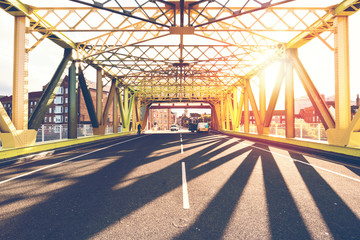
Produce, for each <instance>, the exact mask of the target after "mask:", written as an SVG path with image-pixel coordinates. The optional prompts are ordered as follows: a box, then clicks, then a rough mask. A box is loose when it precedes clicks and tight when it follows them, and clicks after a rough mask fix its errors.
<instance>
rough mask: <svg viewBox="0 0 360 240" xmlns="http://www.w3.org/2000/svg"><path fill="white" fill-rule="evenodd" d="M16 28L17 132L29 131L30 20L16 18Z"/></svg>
mask: <svg viewBox="0 0 360 240" xmlns="http://www.w3.org/2000/svg"><path fill="white" fill-rule="evenodd" d="M14 25H15V27H14V76H13V98H12V121H13V123H14V126H15V128H16V129H17V130H27V129H28V118H29V116H28V98H29V97H28V61H29V53H28V51H27V49H28V43H29V39H28V34H27V32H26V31H27V28H28V27H29V25H30V20H29V19H28V18H27V17H25V16H16V17H15V24H14Z"/></svg>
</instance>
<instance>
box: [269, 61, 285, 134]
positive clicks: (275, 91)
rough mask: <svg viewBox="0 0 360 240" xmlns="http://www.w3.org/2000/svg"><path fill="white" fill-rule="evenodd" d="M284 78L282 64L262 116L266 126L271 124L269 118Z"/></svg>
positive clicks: (271, 115) (270, 118) (272, 112)
mask: <svg viewBox="0 0 360 240" xmlns="http://www.w3.org/2000/svg"><path fill="white" fill-rule="evenodd" d="M283 79H284V68H283V64H282V65H281V67H280V69H279V72H278V75H277V78H276V81H275V84H274V88H273V91H272V94H271V97H270V101H269V106H268V108H267V111H266V114H265V118H264V127H266V128H268V127H270V124H271V120H272V117H273V114H274V111H275V107H276V103H277V100H278V98H279V94H280V90H281V86H282V82H283Z"/></svg>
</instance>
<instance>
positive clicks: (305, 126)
mask: <svg viewBox="0 0 360 240" xmlns="http://www.w3.org/2000/svg"><path fill="white" fill-rule="evenodd" d="M240 132H244V125H240ZM249 132H250V133H256V134H257V128H256V125H255V124H250V126H249ZM269 135H273V136H280V137H285V124H276V123H272V124H271V125H270V129H269ZM295 137H296V138H300V139H309V140H316V141H327V138H326V132H325V128H324V127H323V125H322V124H321V123H301V124H295Z"/></svg>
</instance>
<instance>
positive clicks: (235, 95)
mask: <svg viewBox="0 0 360 240" xmlns="http://www.w3.org/2000/svg"><path fill="white" fill-rule="evenodd" d="M233 107H234V111H233V116H232V118H233V119H231V121H232V126H233V129H232V130H233V131H237V132H238V131H239V125H240V124H239V123H238V117H239V116H238V112H239V109H238V108H239V103H238V90H237V88H234V90H233Z"/></svg>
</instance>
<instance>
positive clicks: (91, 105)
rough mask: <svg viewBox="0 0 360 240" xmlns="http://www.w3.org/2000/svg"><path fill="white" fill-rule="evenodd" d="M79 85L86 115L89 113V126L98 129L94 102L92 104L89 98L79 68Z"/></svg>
mask: <svg viewBox="0 0 360 240" xmlns="http://www.w3.org/2000/svg"><path fill="white" fill-rule="evenodd" d="M79 85H80V88H81V92H82V95H83V97H84V100H85V104H86V108H87V110H88V113H89V117H90V120H91V124H92V126H93V128H98V127H99V122H98V120H97V117H96V111H95V107H94V102H93V100H92V98H91V95H90V91H89V89H88V86H87V84H86V80H85V77H84V73H83V71H82V70H81V68H80V67H79Z"/></svg>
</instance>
